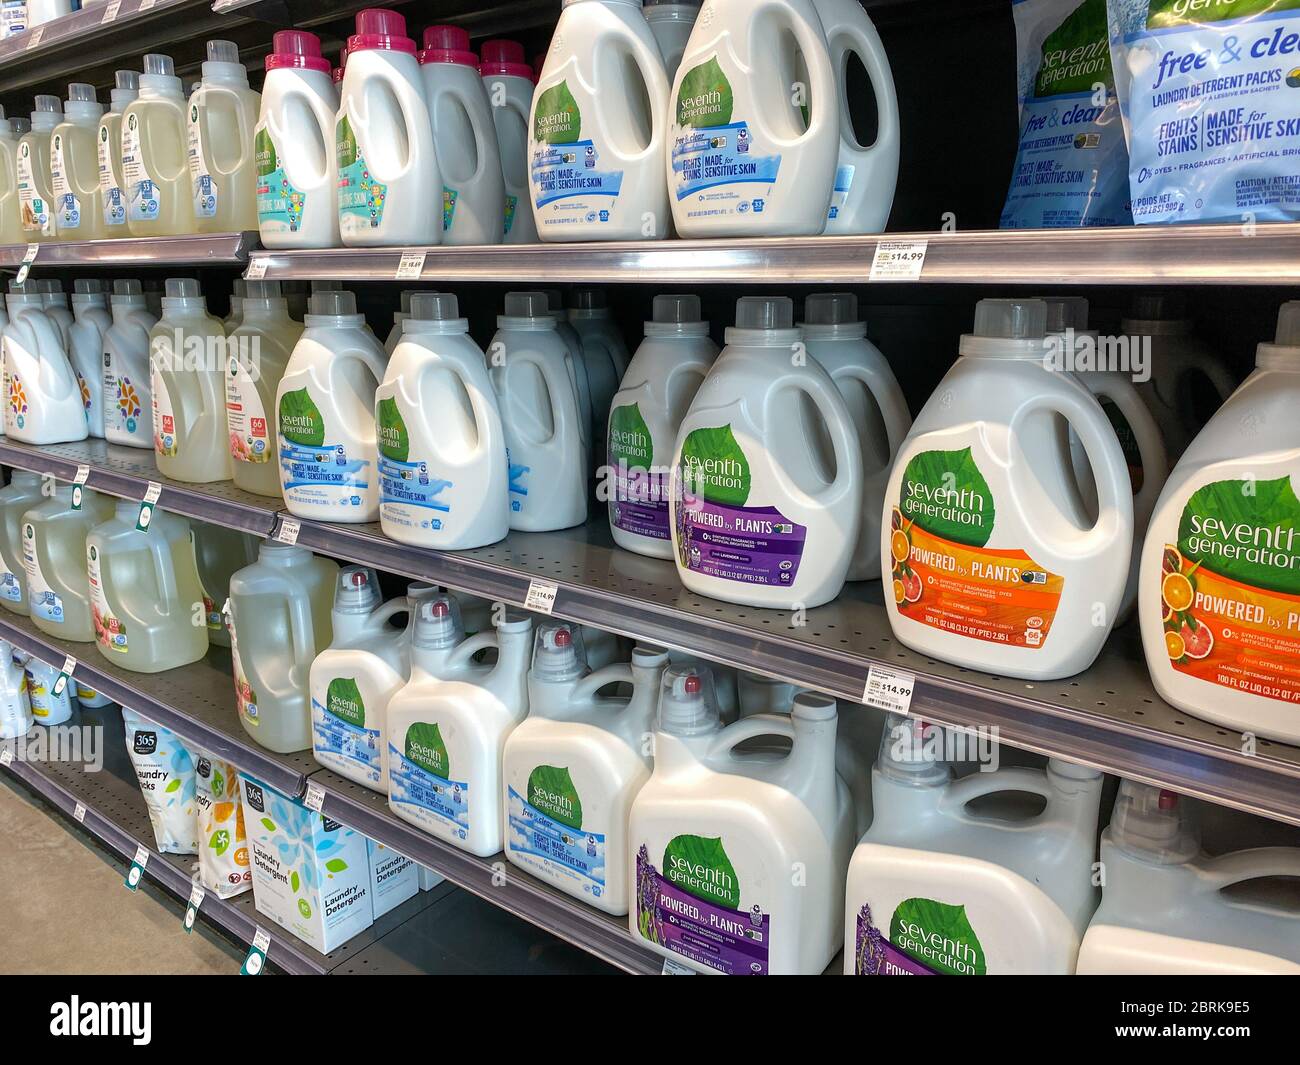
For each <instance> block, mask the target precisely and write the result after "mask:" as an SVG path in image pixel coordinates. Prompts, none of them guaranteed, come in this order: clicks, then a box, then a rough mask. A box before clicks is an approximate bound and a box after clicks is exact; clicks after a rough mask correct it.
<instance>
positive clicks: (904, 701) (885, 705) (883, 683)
mask: <svg viewBox="0 0 1300 1065" xmlns="http://www.w3.org/2000/svg"><path fill="white" fill-rule="evenodd" d="M915 687H916V674H914V673H908V672H907V671H906V670H904V669H891V668H890V667H889V666H872V667H871V669H870V670H869V671H868V672H867V683H866V686H865V687H864V688H863V689H862V700H861V701H862V703H863V704H864V705H865V706H874V707H875V708H876V709H877V710H885V711H887V712H889V713H894V714H906V713H907V712H908V710H909V708H910V707H911V705H912V691H913V689H914V688H915Z"/></svg>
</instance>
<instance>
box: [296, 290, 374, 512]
mask: <svg viewBox="0 0 1300 1065" xmlns="http://www.w3.org/2000/svg"><path fill="white" fill-rule="evenodd" d="M306 324H307V328H306V329H305V330H304V331H303V334H302V336H301V338H299V340H298V343H297V344H296V345H295V346H294V349H293V354H292V355H291V356H290V357H289V365H288V366H287V367H286V368H285V371H284V377H283V378H281V379H280V387H279V388H278V389H277V390H276V397H275V410H276V417H277V419H278V425H279V448H280V486H281V488H283V490H284V503H285V506H286V507H288V509H289V511H290V513H292V514H295V515H297V516H298V517H300V518H315V519H317V520H320V521H348V522H362V521H375V520H376V519H378V517H379V476H378V472H377V469H376V466H377V461H378V452H377V448H376V444H375V389H376V388H378V387H379V382H380V381H382V380H383V379H384V371H385V368H386V363H387V356H385V354H384V349H383V348H382V347H380V346H379V341H378V340H376V339H375V335H374V334H373V333H372V332H371V331H370V330H369V328H368V327H367V326H366V319H365V317H364V316H363V315H360V314H357V301H356V297H355V296H354V295H353V294H352V293H351V292H341V291H335V292H318V293H316V294H315V295H314V296H312V297H311V313H310V314H308V315H307V317H306Z"/></svg>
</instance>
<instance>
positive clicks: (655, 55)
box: [529, 32, 672, 161]
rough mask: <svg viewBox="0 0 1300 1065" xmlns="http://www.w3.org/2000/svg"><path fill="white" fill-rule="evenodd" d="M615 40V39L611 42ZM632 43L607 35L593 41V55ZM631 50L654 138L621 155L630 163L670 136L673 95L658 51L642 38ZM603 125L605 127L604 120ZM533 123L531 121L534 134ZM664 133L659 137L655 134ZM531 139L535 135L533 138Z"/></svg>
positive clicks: (597, 88) (621, 36)
mask: <svg viewBox="0 0 1300 1065" xmlns="http://www.w3.org/2000/svg"><path fill="white" fill-rule="evenodd" d="M611 39H612V40H611ZM628 43H629V41H628V38H627V37H625V36H624V35H623V34H621V33H617V34H616V33H614V32H610V33H605V34H602V35H601V36H599V37H597V38H596V39H595V40H594V41H592V42H591V54H592V55H600V54H601V53H602V52H604V51H605V50H606V49H607V48H609V47H610V45H611V44H613V45H617V46H619V48H620V49H622V48H623V46H625V45H627V44H628ZM630 44H631V48H630V50H629V52H628V54H629V55H630V56H631V58H632V62H633V63H635V64H636V68H637V72H638V73H639V74H640V75H641V80H642V82H643V83H644V84H645V96H646V101H647V102H648V103H649V105H650V139H649V142H648V143H647V144H646V145H645V147H644V148H642V149H641V150H640V151H639V152H634V153H631V154H629V155H622V156H620V157H621V158H623V159H626V160H629V161H635V160H638V159H644V158H645V157H646V156H648V155H649V154H650V153H651V152H653V151H655V146H656V143H658V142H660V141H662V140H663V139H664V137H665V136H666V132H665V131H666V130H667V129H668V123H669V110H668V97H669V96H670V95H671V94H672V84H671V83H670V82H669V81H668V74H667V72H666V71H665V70H664V61H663V57H662V56H661V55H660V54H659V52H658V50H657V49H656V50H655V51H651V50H650V49H649V48H647V47H646V46H645V44H644V42H642V41H641V39H640V38H639V37H637V38H633V39H632V40H631V42H630ZM595 88H596V92H597V94H599V93H600V89H601V87H600V86H599V85H597V86H596V87H595ZM599 121H601V125H602V126H603V125H604V122H603V120H599ZM531 128H532V122H531V121H530V122H529V129H530V131H531ZM656 130H658V131H660V132H659V134H658V136H656V133H655V131H656ZM529 139H530V140H531V132H530V135H529Z"/></svg>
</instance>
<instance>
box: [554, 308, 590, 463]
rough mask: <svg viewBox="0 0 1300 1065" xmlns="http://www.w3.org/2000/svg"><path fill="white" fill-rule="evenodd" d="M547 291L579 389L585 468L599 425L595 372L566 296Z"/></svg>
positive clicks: (576, 385)
mask: <svg viewBox="0 0 1300 1065" xmlns="http://www.w3.org/2000/svg"><path fill="white" fill-rule="evenodd" d="M542 291H543V292H544V293H545V294H546V305H547V307H548V309H549V310H550V313H551V316H552V317H554V319H555V331H556V332H557V333H559V334H560V339H561V340H563V341H564V343H565V346H566V347H567V348H568V349H569V359H570V364H569V376H570V377H572V378H573V386H574V388H576V389H577V390H578V411H579V413H581V415H582V424H581V426H580V428H581V430H582V451H583V459H582V463H583V466H584V467H588V468H589V467H590V466H591V456H592V435H591V433H592V427H593V426H594V425H595V424H596V414H595V408H594V407H593V406H592V403H591V375H590V374H588V373H587V352H586V349H585V348H584V347H583V344H582V337H581V336H579V335H578V331H577V330H576V329H574V328H573V323H572V322H570V321H569V316H568V314H567V313H566V311H565V310H564V296H563V295H562V294H561V293H560V290H559V289H558V288H547V289H543V290H542Z"/></svg>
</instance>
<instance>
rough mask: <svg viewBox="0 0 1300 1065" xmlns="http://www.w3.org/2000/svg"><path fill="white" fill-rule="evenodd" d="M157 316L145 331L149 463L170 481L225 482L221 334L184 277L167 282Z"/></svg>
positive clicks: (227, 448)
mask: <svg viewBox="0 0 1300 1065" xmlns="http://www.w3.org/2000/svg"><path fill="white" fill-rule="evenodd" d="M166 291H167V295H166V296H164V297H163V313H162V317H161V318H160V319H159V320H158V324H157V325H155V326H154V327H153V329H152V330H150V332H149V392H150V394H151V396H150V398H151V399H152V403H153V442H154V461H155V462H157V464H158V472H159V473H161V474H162V475H163V476H165V477H171V478H172V479H173V480H177V481H189V482H192V483H196V484H206V483H209V482H211V481H228V480H230V478H231V476H232V473H233V471H232V468H231V458H230V432H229V426H228V423H227V421H226V374H227V358H226V354H227V351H228V348H227V345H226V332H225V329H224V328H223V326H222V324H221V319H220V318H214V317H213V316H212V315H211V314H209V313H208V305H207V302H206V301H205V300H204V298H203V296H202V295H201V294H200V293H199V283H198V282H197V281H196V280H194V278H191V277H169V278H168V279H167V289H166Z"/></svg>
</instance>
